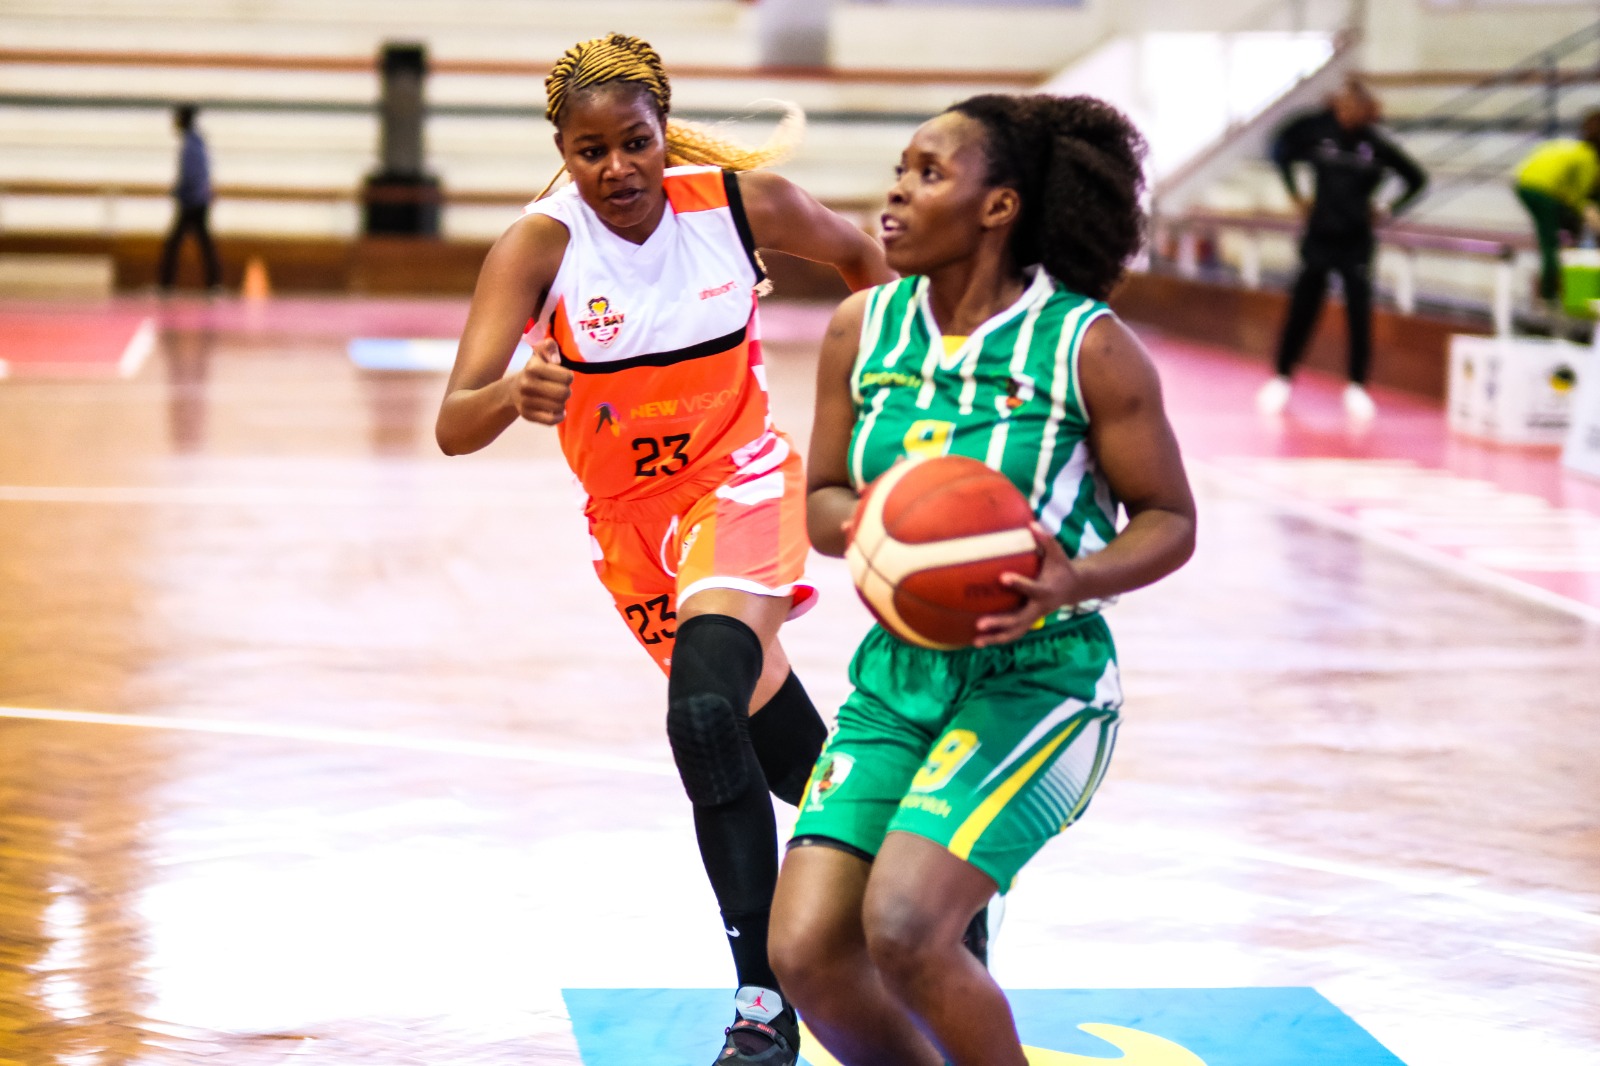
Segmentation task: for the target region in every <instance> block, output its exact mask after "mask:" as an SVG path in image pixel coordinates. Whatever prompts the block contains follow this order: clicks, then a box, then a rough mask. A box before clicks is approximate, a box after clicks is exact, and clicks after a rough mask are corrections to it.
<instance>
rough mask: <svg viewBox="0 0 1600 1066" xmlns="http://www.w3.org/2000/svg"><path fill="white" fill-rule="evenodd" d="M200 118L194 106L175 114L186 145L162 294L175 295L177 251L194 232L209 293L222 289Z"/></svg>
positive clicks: (176, 189) (181, 152)
mask: <svg viewBox="0 0 1600 1066" xmlns="http://www.w3.org/2000/svg"><path fill="white" fill-rule="evenodd" d="M198 114H199V109H198V108H196V107H195V106H194V105H193V104H183V105H181V106H179V107H177V108H174V109H173V112H172V125H173V128H175V129H176V130H177V131H178V133H179V134H180V135H181V136H182V138H183V143H182V146H181V147H180V148H179V149H178V181H177V184H176V185H175V186H173V189H172V195H173V198H174V199H175V200H176V201H177V209H176V211H175V212H174V213H173V218H172V229H171V230H170V231H168V233H167V241H166V244H165V245H163V246H162V249H161V267H160V271H159V273H158V274H157V275H156V283H157V284H158V285H159V286H160V288H161V291H162V292H170V291H172V283H173V281H174V280H175V279H176V278H177V276H178V250H179V247H180V245H181V244H182V243H183V238H184V235H185V234H188V233H191V232H192V233H193V234H194V238H195V242H196V243H197V244H199V246H200V257H201V259H202V260H203V262H204V264H205V272H206V289H207V290H208V291H210V292H216V291H218V290H220V289H221V288H222V264H221V263H220V262H218V260H217V246H216V245H215V244H214V243H213V242H212V240H211V195H212V194H211V157H210V153H209V152H208V151H207V150H206V142H205V140H204V138H202V137H201V136H200V131H199V130H198V129H196V128H195V117H196V116H197V115H198Z"/></svg>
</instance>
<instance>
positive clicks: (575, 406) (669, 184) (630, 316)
mask: <svg viewBox="0 0 1600 1066" xmlns="http://www.w3.org/2000/svg"><path fill="white" fill-rule="evenodd" d="M663 184H664V186H665V191H666V196H667V208H666V210H665V212H664V213H663V214H662V216H661V223H660V225H658V226H657V227H656V230H655V232H654V233H652V234H651V235H650V238H649V239H648V240H646V241H645V242H644V243H643V244H633V243H632V242H630V241H625V240H623V239H622V238H621V237H618V236H617V235H616V234H614V233H612V232H611V231H610V230H609V229H607V228H606V227H605V224H604V223H602V222H601V221H600V219H599V218H598V217H596V216H595V214H594V212H593V211H592V210H590V208H589V207H588V205H586V204H585V203H584V202H583V200H582V198H581V197H579V195H578V190H577V187H576V186H573V185H568V186H567V187H565V188H564V189H562V190H561V191H560V192H558V193H556V194H555V195H553V196H550V197H547V198H545V199H543V200H538V201H535V202H534V203H532V204H529V205H528V207H527V208H526V212H527V213H532V214H541V215H548V216H550V217H551V218H553V219H555V220H556V221H557V222H560V223H561V224H562V225H563V226H565V227H566V228H567V232H568V233H569V234H570V235H571V236H570V239H569V241H568V242H567V250H566V255H565V256H564V257H563V258H562V261H561V268H560V270H558V271H557V273H556V277H555V281H554V282H553V283H552V284H551V286H550V294H549V296H548V298H547V299H546V300H545V304H544V306H543V307H542V308H541V309H540V312H539V317H538V319H537V320H536V322H535V325H534V330H533V332H535V333H536V334H540V335H544V334H548V335H549V336H550V337H552V338H554V339H555V342H556V345H557V346H558V347H559V348H560V350H561V362H562V365H563V366H565V367H567V368H568V369H570V370H572V371H573V381H572V395H571V397H570V398H569V399H568V401H567V417H566V420H565V421H564V422H562V423H561V427H560V435H561V448H562V451H563V452H564V453H565V454H566V458H567V462H568V463H569V464H570V465H571V467H572V470H573V472H574V473H575V474H577V476H578V480H579V481H580V482H581V483H582V484H583V487H584V490H585V491H586V492H588V494H589V495H590V496H592V497H595V498H597V499H616V500H627V499H643V498H645V497H649V496H654V495H656V494H657V493H660V492H664V491H667V490H669V489H670V488H672V486H673V485H675V484H681V483H683V482H684V481H687V480H691V479H694V478H696V476H697V475H700V474H702V473H707V472H709V471H711V470H713V469H715V468H716V467H717V466H719V465H720V466H722V467H724V468H729V469H732V468H735V467H737V466H738V465H739V461H738V458H737V457H736V453H737V454H750V453H752V452H754V451H758V450H759V449H752V448H750V447H749V446H750V445H752V444H754V443H756V442H757V441H759V440H760V439H761V438H762V437H763V436H764V435H766V434H768V433H770V432H771V429H772V426H771V418H770V416H769V413H768V404H767V389H766V377H765V372H764V369H763V367H762V365H761V344H760V340H759V337H758V333H759V328H758V322H757V315H756V286H757V285H759V284H760V283H761V281H762V280H763V279H764V274H763V272H762V270H761V267H760V264H759V262H758V261H757V259H756V257H755V251H754V242H753V241H752V239H751V237H750V228H749V225H748V223H747V222H746V221H745V217H744V209H743V206H742V204H741V203H740V201H739V186H738V182H737V179H736V178H735V176H734V175H733V174H732V173H731V172H724V171H722V170H720V169H719V168H717V167H673V168H670V169H669V170H667V171H666V175H665V180H664V182H663Z"/></svg>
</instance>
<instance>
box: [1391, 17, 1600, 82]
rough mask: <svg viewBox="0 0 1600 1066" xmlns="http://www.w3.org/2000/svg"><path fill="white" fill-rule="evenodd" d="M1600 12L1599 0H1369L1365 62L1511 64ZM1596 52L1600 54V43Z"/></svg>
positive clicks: (1401, 66) (1418, 66) (1394, 66)
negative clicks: (1465, 3) (1453, 3)
mask: <svg viewBox="0 0 1600 1066" xmlns="http://www.w3.org/2000/svg"><path fill="white" fill-rule="evenodd" d="M1597 18H1600V3H1595V2H1593V0H1586V2H1582V3H1571V2H1568V3H1540V2H1537V0H1533V2H1527V3H1514V4H1508V3H1505V2H1504V0H1501V2H1499V3H1496V4H1480V5H1479V6H1475V7H1472V8H1465V9H1461V8H1446V7H1441V6H1439V4H1438V3H1437V2H1436V0H1367V17H1366V23H1365V32H1364V33H1363V55H1362V58H1363V60H1364V65H1365V66H1366V68H1367V69H1368V70H1374V71H1410V70H1487V69H1494V68H1497V67H1505V66H1509V65H1510V64H1512V63H1515V62H1517V61H1518V60H1521V59H1523V58H1524V57H1526V56H1528V55H1530V54H1532V53H1533V52H1536V51H1538V50H1539V49H1541V48H1544V47H1545V46H1547V45H1549V44H1553V43H1554V42H1555V41H1557V40H1559V39H1560V38H1562V37H1565V36H1566V35H1567V34H1569V33H1573V32H1575V31H1577V30H1580V29H1582V28H1583V27H1585V26H1587V25H1589V24H1590V23H1592V22H1594V21H1595V20H1596V19H1597ZM1590 56H1591V57H1600V49H1597V50H1595V51H1592V52H1591V53H1590Z"/></svg>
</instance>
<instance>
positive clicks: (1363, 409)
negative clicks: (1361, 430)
mask: <svg viewBox="0 0 1600 1066" xmlns="http://www.w3.org/2000/svg"><path fill="white" fill-rule="evenodd" d="M1344 413H1345V414H1347V415H1349V416H1350V417H1351V418H1352V419H1354V420H1355V421H1357V422H1367V421H1370V420H1371V419H1372V418H1373V416H1375V415H1376V414H1377V413H1378V405H1377V404H1375V403H1373V402H1372V397H1371V396H1368V395H1367V390H1366V389H1364V388H1362V387H1361V386H1360V385H1357V384H1356V383H1355V382H1353V381H1352V382H1351V383H1350V384H1348V385H1346V386H1345V387H1344Z"/></svg>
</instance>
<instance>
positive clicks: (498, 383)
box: [434, 215, 572, 455]
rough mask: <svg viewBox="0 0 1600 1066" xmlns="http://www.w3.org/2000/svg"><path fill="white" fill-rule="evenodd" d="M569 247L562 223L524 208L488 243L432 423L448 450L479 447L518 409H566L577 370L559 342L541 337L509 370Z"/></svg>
mask: <svg viewBox="0 0 1600 1066" xmlns="http://www.w3.org/2000/svg"><path fill="white" fill-rule="evenodd" d="M566 249H567V228H566V227H565V226H563V225H561V223H559V222H557V221H555V219H552V218H549V217H547V216H544V215H525V216H523V217H522V218H520V219H518V220H517V221H516V222H515V223H513V224H512V226H511V227H510V228H509V229H507V230H506V232H505V233H504V234H502V235H501V237H500V239H499V240H498V241H496V242H495V244H494V247H493V248H491V249H490V250H489V254H488V256H487V257H486V258H485V259H484V261H483V268H482V269H481V270H480V271H479V272H478V285H477V288H476V289H475V290H474V291H473V294H472V307H471V310H469V311H468V312H467V324H466V328H465V329H464V330H463V331H462V333H461V345H460V347H458V348H457V349H456V362H455V366H454V367H453V368H452V369H451V371H450V381H449V383H448V384H447V385H446V386H445V396H444V402H443V403H441V404H440V405H439V417H438V419H437V421H436V422H435V423H434V436H435V437H436V438H437V439H438V442H439V447H440V449H442V450H443V451H444V453H445V454H446V455H460V454H462V453H464V452H475V451H477V450H478V449H480V448H482V447H484V446H486V445H487V444H488V443H489V442H490V441H492V440H494V439H495V438H496V437H498V436H499V435H500V434H501V433H502V432H504V431H505V428H506V427H507V426H509V425H510V424H511V423H512V422H515V421H516V420H517V419H518V418H519V417H520V418H526V419H528V420H529V421H530V422H540V423H543V424H545V425H555V424H556V423H557V422H560V421H561V419H562V418H563V417H564V415H565V412H566V402H567V394H568V392H569V388H568V386H569V384H570V383H571V381H572V371H570V370H567V369H566V368H565V367H563V366H561V364H560V357H559V355H558V354H557V353H556V351H555V345H554V343H552V342H549V341H543V342H541V343H540V344H539V345H537V346H536V350H535V352H534V357H533V358H532V359H531V360H529V361H528V365H527V366H526V367H524V368H523V369H522V371H521V372H520V373H517V374H514V375H512V376H510V377H507V376H506V368H507V367H508V366H509V365H510V363H511V356H512V353H513V352H515V351H516V347H517V342H518V341H519V340H520V339H521V337H522V331H523V330H524V329H525V328H526V327H527V323H528V319H529V318H531V317H533V315H534V314H536V313H537V311H538V309H539V305H540V304H541V303H543V301H544V297H545V294H546V293H547V292H549V290H550V285H551V283H552V282H553V281H554V280H555V276H556V271H557V270H558V269H560V266H561V257H562V255H564V254H565V252H566Z"/></svg>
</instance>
